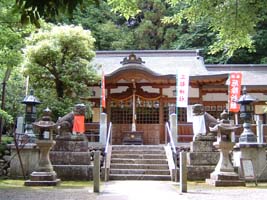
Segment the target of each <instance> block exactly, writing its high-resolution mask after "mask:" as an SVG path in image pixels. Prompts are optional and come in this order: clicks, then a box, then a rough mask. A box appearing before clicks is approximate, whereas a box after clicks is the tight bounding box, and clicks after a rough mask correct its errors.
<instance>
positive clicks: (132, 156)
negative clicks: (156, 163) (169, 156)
mask: <svg viewBox="0 0 267 200" xmlns="http://www.w3.org/2000/svg"><path fill="white" fill-rule="evenodd" d="M113 158H128V159H166V155H163V154H161V155H158V154H113V153H112V159H113Z"/></svg>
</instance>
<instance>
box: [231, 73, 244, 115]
mask: <svg viewBox="0 0 267 200" xmlns="http://www.w3.org/2000/svg"><path fill="white" fill-rule="evenodd" d="M241 81H242V73H241V72H233V73H231V74H230V86H229V90H230V91H229V111H230V112H238V111H239V107H240V105H239V104H238V103H237V101H238V99H239V97H240V93H241Z"/></svg>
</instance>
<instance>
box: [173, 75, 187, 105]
mask: <svg viewBox="0 0 267 200" xmlns="http://www.w3.org/2000/svg"><path fill="white" fill-rule="evenodd" d="M176 81H177V84H176V107H184V108H186V107H187V105H188V89H189V72H188V70H179V71H178V73H177V74H176Z"/></svg>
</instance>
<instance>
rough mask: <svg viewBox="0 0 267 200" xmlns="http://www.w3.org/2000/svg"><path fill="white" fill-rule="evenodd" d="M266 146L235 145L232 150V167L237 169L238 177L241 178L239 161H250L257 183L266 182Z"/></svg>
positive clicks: (253, 144)
mask: <svg viewBox="0 0 267 200" xmlns="http://www.w3.org/2000/svg"><path fill="white" fill-rule="evenodd" d="M266 148H267V144H266V143H262V144H258V143H237V144H236V146H235V149H234V166H235V167H237V168H238V173H239V175H240V177H244V176H243V172H242V169H241V163H240V160H241V159H249V160H251V161H252V164H253V168H254V173H255V176H256V177H257V179H258V180H259V181H267V166H266V165H267V161H266Z"/></svg>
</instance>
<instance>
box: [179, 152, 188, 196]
mask: <svg viewBox="0 0 267 200" xmlns="http://www.w3.org/2000/svg"><path fill="white" fill-rule="evenodd" d="M180 192H181V193H182V192H187V168H186V152H180Z"/></svg>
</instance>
